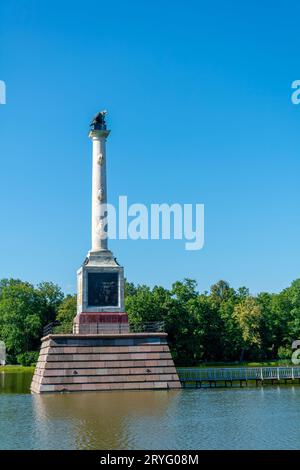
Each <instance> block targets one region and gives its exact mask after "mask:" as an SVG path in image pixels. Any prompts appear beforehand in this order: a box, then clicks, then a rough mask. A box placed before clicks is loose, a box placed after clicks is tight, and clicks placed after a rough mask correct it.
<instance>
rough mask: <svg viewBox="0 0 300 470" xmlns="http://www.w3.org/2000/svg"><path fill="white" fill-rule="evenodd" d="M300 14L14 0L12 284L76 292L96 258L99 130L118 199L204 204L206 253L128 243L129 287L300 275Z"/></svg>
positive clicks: (120, 245)
mask: <svg viewBox="0 0 300 470" xmlns="http://www.w3.org/2000/svg"><path fill="white" fill-rule="evenodd" d="M299 14H300V5H299V2H296V1H291V2H288V3H287V2H274V1H261V0H260V1H257V0H256V1H251V2H250V1H248V2H241V1H240V0H239V1H238V0H236V1H230V0H228V1H226V2H224V1H221V0H216V1H214V2H208V1H199V0H197V1H185V2H183V1H176V0H175V1H174V0H172V1H171V0H168V1H162V0H160V1H156V0H154V1H151V2H146V1H141V0H139V1H130V0H128V1H117V0H112V1H111V0H110V1H109V2H107V1H105V2H104V1H101V0H97V1H95V0H89V1H81V0H79V1H74V0H72V1H66V0H64V1H62V0H60V1H58V0H51V1H50V0H45V1H42V2H41V1H40V0H2V1H1V4H0V79H1V80H5V82H6V86H7V104H6V105H1V106H0V155H1V167H0V213H1V230H0V277H18V278H21V279H23V280H28V281H31V282H33V283H37V282H39V281H42V280H52V281H54V282H57V283H58V284H60V285H61V287H62V288H63V290H64V291H65V292H73V291H75V289H76V287H75V286H76V270H77V269H78V268H79V266H80V264H81V263H82V261H83V259H84V258H85V255H86V253H87V251H88V249H89V248H90V198H91V194H90V193H91V143H90V141H89V139H88V137H87V133H88V126H89V122H90V120H91V117H92V116H93V115H94V114H95V113H96V112H97V111H99V110H101V109H103V108H107V109H108V111H109V117H108V122H109V127H110V128H111V129H112V132H111V135H110V137H109V140H108V181H109V198H110V201H111V202H113V203H114V202H116V201H117V198H118V196H119V195H128V198H129V203H134V202H139V203H145V204H150V203H162V202H167V203H170V204H171V203H174V202H178V203H193V204H195V203H204V204H205V211H206V214H205V223H206V228H205V247H204V249H203V250H201V251H198V252H188V251H185V250H184V242H182V241H173V242H170V241H138V242H137V241H113V242H112V243H111V248H112V249H113V251H114V253H115V255H116V256H117V258H118V260H119V262H120V263H121V264H122V265H123V266H124V267H125V273H126V277H127V278H128V280H130V281H133V282H136V283H147V284H150V285H154V284H156V283H157V284H162V285H164V286H166V287H168V286H170V285H171V283H172V282H173V281H175V280H179V279H183V278H185V277H191V278H195V279H196V280H197V281H198V284H199V289H200V290H205V289H208V288H209V286H210V285H211V284H213V283H214V282H216V281H218V280H219V279H225V280H227V281H229V282H230V283H231V284H232V285H233V286H234V287H238V286H241V285H246V286H248V287H249V288H250V290H251V291H252V292H254V293H255V292H258V291H262V290H270V291H278V290H280V289H282V288H284V287H286V286H287V285H288V284H289V283H290V282H291V281H292V280H293V279H295V278H298V277H300V252H299V244H300V242H299V241H300V220H299V206H300V191H299V175H300V158H299V157H300V156H299V146H300V141H299V135H300V134H299V129H300V106H295V105H293V104H292V103H291V83H292V81H293V80H296V79H300V67H299V47H298V46H299V18H300V16H299Z"/></svg>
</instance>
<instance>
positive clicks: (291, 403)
mask: <svg viewBox="0 0 300 470" xmlns="http://www.w3.org/2000/svg"><path fill="white" fill-rule="evenodd" d="M30 380H31V375H30V374H27V375H24V374H13V373H11V374H6V375H5V376H3V375H2V374H0V388H2V393H1V394H0V449H121V450H122V449H299V448H300V427H299V421H300V387H299V386H280V387H278V386H274V387H272V386H266V387H265V388H261V387H259V388H256V387H254V388H243V389H239V388H235V389H234V388H233V389H211V390H204V389H202V390H192V389H191V390H181V391H180V390H179V391H170V392H166V391H155V392H154V391H141V392H134V391H132V392H129V391H128V392H126V391H121V392H110V393H109V392H100V393H78V394H77V393H75V394H53V395H51V394H50V395H31V394H29V393H27V394H26V393H24V391H27V392H28V391H29V385H30ZM3 392H4V393H3Z"/></svg>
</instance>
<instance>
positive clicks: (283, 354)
mask: <svg viewBox="0 0 300 470" xmlns="http://www.w3.org/2000/svg"><path fill="white" fill-rule="evenodd" d="M278 357H279V359H291V357H292V351H291V349H290V348H284V347H283V346H280V348H278Z"/></svg>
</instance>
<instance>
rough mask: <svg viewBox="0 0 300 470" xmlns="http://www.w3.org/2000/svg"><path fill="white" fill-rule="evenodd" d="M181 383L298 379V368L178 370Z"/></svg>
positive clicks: (299, 375)
mask: <svg viewBox="0 0 300 470" xmlns="http://www.w3.org/2000/svg"><path fill="white" fill-rule="evenodd" d="M177 372H178V375H179V378H180V380H181V381H182V382H206V381H207V382H214V381H216V382H218V381H225V380H227V381H235V380H245V381H248V380H262V381H263V380H287V379H292V380H294V379H300V367H241V368H240V367H232V368H229V367H226V368H210V369H205V368H194V369H186V368H182V369H178V371H177Z"/></svg>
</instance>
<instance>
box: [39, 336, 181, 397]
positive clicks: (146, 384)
mask: <svg viewBox="0 0 300 470" xmlns="http://www.w3.org/2000/svg"><path fill="white" fill-rule="evenodd" d="M180 387H181V385H180V381H179V379H178V375H177V372H176V369H175V367H174V363H173V360H172V357H171V354H170V351H169V346H168V343H167V334H166V333H128V334H120V335H116V334H107V335H49V336H46V337H45V338H42V347H41V351H40V356H39V360H38V363H37V366H36V369H35V373H34V377H33V380H32V384H31V391H32V392H35V393H48V392H79V391H101V390H147V389H148V390H149V389H151V390H152V389H155V390H158V389H163V390H166V389H178V388H180Z"/></svg>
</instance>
